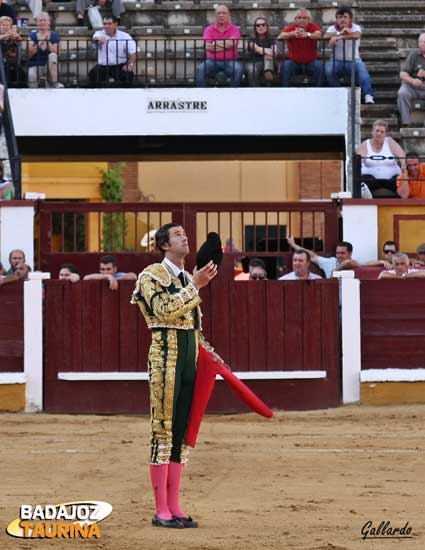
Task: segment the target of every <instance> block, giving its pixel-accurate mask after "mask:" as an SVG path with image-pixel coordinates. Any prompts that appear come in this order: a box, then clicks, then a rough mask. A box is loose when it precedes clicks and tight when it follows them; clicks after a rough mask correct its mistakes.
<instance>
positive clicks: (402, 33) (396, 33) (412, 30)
mask: <svg viewBox="0 0 425 550" xmlns="http://www.w3.org/2000/svg"><path fill="white" fill-rule="evenodd" d="M417 23H418V20H417V19H416V25H417ZM422 32H423V29H421V28H419V27H417V26H416V27H408V28H401V27H395V28H386V27H385V28H384V27H377V26H373V27H365V28H364V29H363V32H362V37H364V38H366V39H367V38H369V39H372V40H373V37H374V36H376V37H377V38H382V37H396V38H398V37H400V38H406V37H413V38H414V39H415V41H416V43H417V42H418V36H419V35H420V34H421V33H422Z"/></svg>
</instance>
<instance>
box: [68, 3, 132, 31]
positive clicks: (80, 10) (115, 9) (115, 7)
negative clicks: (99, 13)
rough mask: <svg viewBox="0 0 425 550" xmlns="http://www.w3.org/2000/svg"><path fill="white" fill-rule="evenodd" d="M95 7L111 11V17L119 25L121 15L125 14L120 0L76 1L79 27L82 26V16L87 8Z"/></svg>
mask: <svg viewBox="0 0 425 550" xmlns="http://www.w3.org/2000/svg"><path fill="white" fill-rule="evenodd" d="M95 5H98V6H99V7H100V8H105V7H107V8H109V9H112V15H113V16H114V18H115V20H116V22H117V24H118V25H120V24H121V14H123V13H124V12H125V8H124V5H123V3H122V0H77V2H76V6H75V8H76V12H77V20H78V26H79V27H82V26H83V21H84V14H85V13H86V11H87V10H88V8H89V7H90V6H95Z"/></svg>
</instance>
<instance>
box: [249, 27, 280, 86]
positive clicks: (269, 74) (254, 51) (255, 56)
mask: <svg viewBox="0 0 425 550" xmlns="http://www.w3.org/2000/svg"><path fill="white" fill-rule="evenodd" d="M248 50H249V51H250V52H251V58H250V60H249V61H248V63H247V66H246V71H247V74H248V81H249V85H250V86H256V85H258V84H259V83H260V78H261V76H262V77H263V78H264V80H266V81H271V80H273V78H274V69H275V63H274V60H275V58H276V52H277V45H276V40H275V39H274V38H272V37H271V36H270V27H269V24H268V23H267V20H266V19H265V18H264V17H257V19H256V20H255V22H254V38H253V39H251V40H250V41H249V43H248Z"/></svg>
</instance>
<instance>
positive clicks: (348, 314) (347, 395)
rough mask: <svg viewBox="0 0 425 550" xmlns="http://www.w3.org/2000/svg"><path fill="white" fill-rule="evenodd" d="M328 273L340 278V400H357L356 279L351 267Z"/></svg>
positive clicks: (358, 356)
mask: <svg viewBox="0 0 425 550" xmlns="http://www.w3.org/2000/svg"><path fill="white" fill-rule="evenodd" d="M344 235H345V234H344ZM332 275H333V276H334V277H336V278H338V279H339V281H340V305H341V340H342V342H341V345H342V402H343V403H344V404H347V403H357V402H358V401H360V371H361V347H360V346H361V337H360V282H359V280H358V279H355V278H354V271H351V270H347V271H334V272H333V274H332Z"/></svg>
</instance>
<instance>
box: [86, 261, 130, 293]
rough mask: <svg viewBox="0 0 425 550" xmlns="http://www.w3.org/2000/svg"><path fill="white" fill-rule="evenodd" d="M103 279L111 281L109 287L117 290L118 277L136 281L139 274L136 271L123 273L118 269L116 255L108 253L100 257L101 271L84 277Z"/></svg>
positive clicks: (88, 279) (122, 279)
mask: <svg viewBox="0 0 425 550" xmlns="http://www.w3.org/2000/svg"><path fill="white" fill-rule="evenodd" d="M102 279H106V280H107V281H109V288H110V289H111V290H117V288H118V282H117V279H119V280H120V281H135V280H136V279H137V276H136V274H135V273H123V272H122V271H118V268H117V259H116V258H115V256H112V255H110V254H107V255H106V256H103V257H102V258H100V266H99V273H92V274H91V275H86V276H85V277H84V280H85V281H90V280H102Z"/></svg>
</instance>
